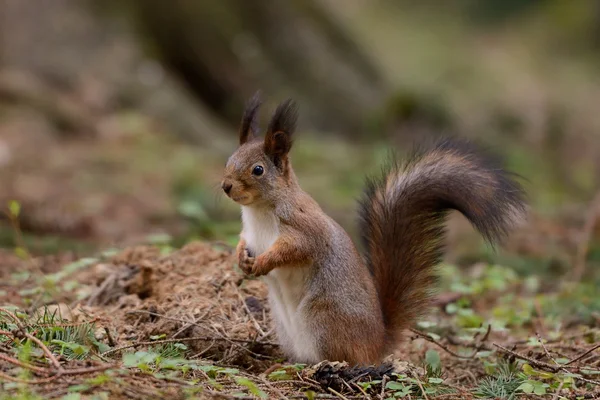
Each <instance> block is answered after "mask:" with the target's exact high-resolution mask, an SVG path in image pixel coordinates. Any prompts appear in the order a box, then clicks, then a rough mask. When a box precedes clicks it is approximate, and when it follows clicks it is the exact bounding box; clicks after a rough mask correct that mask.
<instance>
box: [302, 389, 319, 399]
mask: <svg viewBox="0 0 600 400" xmlns="http://www.w3.org/2000/svg"><path fill="white" fill-rule="evenodd" d="M304 395H305V396H306V398H307V400H315V399H316V398H317V394H316V393H315V392H314V391H312V390H307V391H306V392H304Z"/></svg>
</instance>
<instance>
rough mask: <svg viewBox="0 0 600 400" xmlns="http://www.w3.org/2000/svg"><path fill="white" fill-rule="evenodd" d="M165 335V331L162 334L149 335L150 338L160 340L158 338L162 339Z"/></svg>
mask: <svg viewBox="0 0 600 400" xmlns="http://www.w3.org/2000/svg"><path fill="white" fill-rule="evenodd" d="M166 337H167V334H166V333H163V334H162V335H152V336H150V340H160V339H164V338H166Z"/></svg>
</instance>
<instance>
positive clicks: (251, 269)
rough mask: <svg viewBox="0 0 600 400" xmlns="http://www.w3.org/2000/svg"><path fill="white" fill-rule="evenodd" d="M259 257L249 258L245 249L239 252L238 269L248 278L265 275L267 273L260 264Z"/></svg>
mask: <svg viewBox="0 0 600 400" xmlns="http://www.w3.org/2000/svg"><path fill="white" fill-rule="evenodd" d="M260 260H261V258H260V257H256V258H255V257H251V256H250V253H249V252H248V250H247V249H244V250H242V251H241V252H240V257H239V266H240V269H241V270H242V271H243V272H244V273H245V274H246V275H249V276H262V275H266V274H267V273H268V272H269V271H265V270H264V268H263V267H262V264H261V263H260Z"/></svg>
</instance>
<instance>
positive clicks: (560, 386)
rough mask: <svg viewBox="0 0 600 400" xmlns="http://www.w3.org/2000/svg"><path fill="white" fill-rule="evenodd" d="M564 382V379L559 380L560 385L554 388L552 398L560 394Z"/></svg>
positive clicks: (554, 398) (554, 399) (556, 397)
mask: <svg viewBox="0 0 600 400" xmlns="http://www.w3.org/2000/svg"><path fill="white" fill-rule="evenodd" d="M564 384H565V381H560V385H558V389H556V393H554V396H552V400H557V399H558V396H560V391H561V390H562V388H563V385H564Z"/></svg>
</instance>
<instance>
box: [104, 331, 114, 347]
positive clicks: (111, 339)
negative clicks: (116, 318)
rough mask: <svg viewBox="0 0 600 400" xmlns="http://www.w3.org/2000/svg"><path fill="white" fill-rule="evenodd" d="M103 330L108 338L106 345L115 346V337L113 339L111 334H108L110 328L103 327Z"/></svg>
mask: <svg viewBox="0 0 600 400" xmlns="http://www.w3.org/2000/svg"><path fill="white" fill-rule="evenodd" d="M104 332H105V333H106V338H107V339H108V345H109V346H111V347H114V346H116V344H117V343H116V342H115V339H113V337H112V335H111V334H110V329H108V327H106V326H105V327H104Z"/></svg>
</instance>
